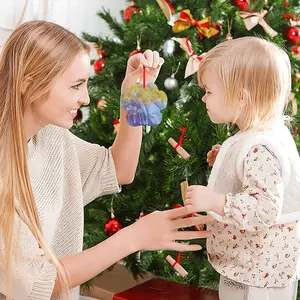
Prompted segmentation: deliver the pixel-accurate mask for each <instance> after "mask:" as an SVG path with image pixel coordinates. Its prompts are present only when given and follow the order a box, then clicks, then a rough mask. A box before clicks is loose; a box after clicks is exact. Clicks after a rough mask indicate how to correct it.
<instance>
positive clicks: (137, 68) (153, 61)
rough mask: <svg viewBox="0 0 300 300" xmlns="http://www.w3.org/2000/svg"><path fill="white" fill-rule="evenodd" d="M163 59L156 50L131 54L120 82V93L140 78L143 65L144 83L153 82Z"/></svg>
mask: <svg viewBox="0 0 300 300" xmlns="http://www.w3.org/2000/svg"><path fill="white" fill-rule="evenodd" d="M163 63H164V59H163V58H162V57H160V56H159V53H158V52H157V51H152V50H146V51H145V52H144V53H143V54H142V53H139V54H135V55H133V56H131V57H130V58H129V60H128V63H127V69H126V75H125V79H124V81H123V83H122V93H123V92H125V91H126V90H127V89H128V88H129V87H130V86H132V85H133V84H135V83H136V82H137V81H138V80H142V76H143V66H145V67H146V85H147V84H148V83H150V82H151V83H152V82H155V80H156V78H157V76H158V74H159V71H160V68H161V66H162V64H163Z"/></svg>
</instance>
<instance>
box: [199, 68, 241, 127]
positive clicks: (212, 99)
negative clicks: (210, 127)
mask: <svg viewBox="0 0 300 300" xmlns="http://www.w3.org/2000/svg"><path fill="white" fill-rule="evenodd" d="M202 83H203V85H204V86H205V95H204V96H203V98H202V101H203V102H204V103H205V104H206V109H207V113H208V115H209V118H210V120H211V121H212V122H213V123H215V124H220V123H230V122H233V120H234V117H235V109H234V108H232V107H229V106H228V105H226V103H225V90H224V87H223V84H222V82H221V81H220V79H219V78H218V76H217V75H216V73H215V72H214V69H213V68H207V69H206V70H205V71H204V73H203V74H202Z"/></svg>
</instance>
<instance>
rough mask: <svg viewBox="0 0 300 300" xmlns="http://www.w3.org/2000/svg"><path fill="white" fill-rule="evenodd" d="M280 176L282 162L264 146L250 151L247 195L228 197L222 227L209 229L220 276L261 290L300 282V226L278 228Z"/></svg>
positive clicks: (209, 246) (245, 185)
mask: <svg viewBox="0 0 300 300" xmlns="http://www.w3.org/2000/svg"><path fill="white" fill-rule="evenodd" d="M280 173H281V170H280V165H279V162H278V160H277V158H276V157H275V156H274V155H273V154H272V153H271V152H270V151H269V150H268V149H266V148H265V147H264V146H263V145H257V146H255V147H253V148H252V149H251V150H250V152H249V153H248V155H247V158H246V160H245V163H244V180H243V192H241V193H238V194H236V195H231V194H228V195H227V203H226V205H225V208H224V211H225V215H224V217H223V218H222V222H218V221H214V222H213V223H212V224H210V225H209V226H208V229H209V230H210V231H211V232H212V237H211V238H209V239H208V242H207V250H208V256H209V260H210V261H211V263H212V265H213V267H214V268H215V269H216V270H217V271H218V272H219V273H220V274H222V275H224V276H226V277H228V278H230V279H233V280H235V281H237V282H241V283H244V284H248V285H253V286H260V287H265V286H269V287H282V286H286V285H288V284H289V283H290V282H291V280H295V279H296V278H297V274H296V269H297V268H296V267H297V263H298V261H299V257H300V255H299V246H300V243H299V237H297V232H298V230H296V229H297V228H296V226H297V222H294V223H289V224H280V225H277V224H276V220H277V218H278V216H279V215H280V213H281V209H282V202H283V194H284V188H283V183H282V180H281V176H280ZM275 224H276V225H275Z"/></svg>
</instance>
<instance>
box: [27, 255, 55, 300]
mask: <svg viewBox="0 0 300 300" xmlns="http://www.w3.org/2000/svg"><path fill="white" fill-rule="evenodd" d="M56 275H57V271H56V267H55V265H53V264H52V263H50V262H49V261H45V263H44V265H43V267H42V271H41V274H40V277H39V279H38V280H37V281H36V282H35V283H34V284H33V287H32V292H31V294H30V296H29V298H28V299H29V300H50V298H51V295H52V293H53V290H54V286H55V280H56Z"/></svg>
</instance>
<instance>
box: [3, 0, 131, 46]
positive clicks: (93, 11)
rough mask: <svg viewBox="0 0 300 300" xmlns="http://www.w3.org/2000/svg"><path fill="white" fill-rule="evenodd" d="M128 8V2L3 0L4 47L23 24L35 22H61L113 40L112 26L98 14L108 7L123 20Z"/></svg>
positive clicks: (76, 29) (104, 0)
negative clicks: (9, 37) (6, 41)
mask: <svg viewBox="0 0 300 300" xmlns="http://www.w3.org/2000/svg"><path fill="white" fill-rule="evenodd" d="M26 3H27V5H26ZM25 5H26V6H25ZM127 6H128V2H127V1H126V0H2V1H0V46H1V45H2V44H3V43H4V42H5V40H6V39H7V37H8V36H9V34H10V33H11V32H12V30H13V29H14V28H15V27H16V26H17V24H18V22H19V21H21V22H24V21H28V20H35V19H44V20H48V21H51V22H55V23H58V24H60V25H62V26H64V27H66V28H67V29H69V30H71V31H73V32H74V33H76V34H77V35H79V36H80V35H81V32H83V31H85V32H88V33H90V34H91V35H96V36H97V35H104V36H111V37H112V36H113V35H112V33H111V32H110V31H109V28H108V26H107V25H106V23H105V22H104V21H102V20H101V19H100V17H98V16H97V12H98V11H100V10H101V9H102V7H104V8H106V9H108V10H110V12H111V14H112V15H113V16H114V17H116V18H117V19H118V20H120V11H121V10H122V9H124V8H126V7H127ZM23 12H24V14H23V18H21V17H22V13H23Z"/></svg>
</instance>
